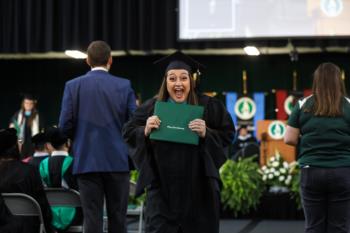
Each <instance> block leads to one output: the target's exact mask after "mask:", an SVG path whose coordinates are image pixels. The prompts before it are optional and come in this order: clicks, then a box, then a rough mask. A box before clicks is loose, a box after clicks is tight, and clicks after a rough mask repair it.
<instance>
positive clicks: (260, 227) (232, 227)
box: [129, 219, 304, 233]
mask: <svg viewBox="0 0 350 233" xmlns="http://www.w3.org/2000/svg"><path fill="white" fill-rule="evenodd" d="M137 224H138V223H137V222H136V221H130V223H129V230H130V232H131V231H133V232H134V231H135V230H137V226H138V225H137ZM303 229H304V221H283V220H276V221H273V220H259V221H257V220H249V219H247V220H241V219H240V220H230V219H223V220H221V221H220V233H303V232H304V231H303ZM194 233H197V232H194Z"/></svg>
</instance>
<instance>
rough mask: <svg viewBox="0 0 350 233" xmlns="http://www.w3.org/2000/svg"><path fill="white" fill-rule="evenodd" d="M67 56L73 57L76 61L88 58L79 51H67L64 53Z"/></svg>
mask: <svg viewBox="0 0 350 233" xmlns="http://www.w3.org/2000/svg"><path fill="white" fill-rule="evenodd" d="M64 53H65V54H66V55H67V56H69V57H73V58H75V59H85V58H87V55H86V54H85V53H83V52H80V51H79V50H66V51H65V52H64Z"/></svg>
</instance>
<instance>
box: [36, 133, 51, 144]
mask: <svg viewBox="0 0 350 233" xmlns="http://www.w3.org/2000/svg"><path fill="white" fill-rule="evenodd" d="M46 142H48V138H47V135H46V133H37V134H35V135H34V136H33V137H32V143H34V144H35V145H42V144H45V143H46Z"/></svg>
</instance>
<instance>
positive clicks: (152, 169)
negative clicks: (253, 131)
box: [123, 52, 235, 233]
mask: <svg viewBox="0 0 350 233" xmlns="http://www.w3.org/2000/svg"><path fill="white" fill-rule="evenodd" d="M157 63H158V64H160V65H164V66H166V69H165V75H164V78H163V82H162V84H161V87H160V90H159V93H158V95H157V97H155V98H153V99H150V100H148V101H146V102H145V103H144V104H143V105H141V106H140V107H139V108H138V109H137V110H136V111H135V113H134V116H133V117H132V119H131V120H130V121H129V122H128V123H127V124H126V125H125V126H124V129H123V135H124V139H125V140H126V142H127V143H128V145H129V146H130V151H131V157H132V158H133V160H134V162H135V165H136V167H137V168H138V170H139V172H140V175H139V180H138V183H137V190H136V194H137V195H138V194H140V193H142V192H143V191H144V190H145V189H146V190H147V200H146V203H147V208H146V212H145V216H146V232H147V233H179V232H181V233H193V232H200V233H215V232H219V212H220V189H219V186H220V185H219V184H220V176H219V168H220V167H221V165H222V164H223V163H224V162H225V160H226V153H225V147H226V146H228V145H229V144H230V143H231V142H232V140H233V137H234V132H235V129H234V125H233V122H232V119H231V117H230V115H229V114H228V112H227V111H226V109H225V107H224V106H223V104H222V103H221V102H220V101H218V100H216V99H214V98H211V97H208V96H201V95H198V94H196V92H195V81H194V78H193V75H192V71H193V70H194V69H196V68H198V67H199V66H200V64H199V63H198V62H196V61H194V60H193V59H192V58H190V57H188V56H186V55H184V54H183V53H181V52H176V53H174V54H172V55H170V56H168V57H166V58H163V59H161V60H160V61H158V62H157ZM156 101H163V102H173V103H177V104H190V105H200V106H203V107H204V114H203V119H194V120H192V121H191V122H189V124H188V127H189V129H190V130H191V131H193V132H195V133H196V134H198V136H199V144H198V145H191V144H183V143H175V142H167V141H159V140H151V139H150V138H149V135H150V134H151V132H152V131H154V130H157V129H158V128H159V127H160V125H161V120H162V119H159V117H158V116H156V115H154V105H155V102H156Z"/></svg>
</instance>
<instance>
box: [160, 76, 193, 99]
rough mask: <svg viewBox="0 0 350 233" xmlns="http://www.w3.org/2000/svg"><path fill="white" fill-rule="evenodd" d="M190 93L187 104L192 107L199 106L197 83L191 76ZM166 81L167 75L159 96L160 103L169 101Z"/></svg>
mask: <svg viewBox="0 0 350 233" xmlns="http://www.w3.org/2000/svg"><path fill="white" fill-rule="evenodd" d="M189 77H190V92H189V93H188V96H187V103H188V104H192V105H198V98H197V95H196V92H195V89H194V88H195V82H194V79H193V76H192V75H191V74H190V75H189ZM166 79H167V74H165V75H164V78H163V82H162V85H161V86H160V88H159V91H158V95H157V100H159V101H167V100H168V99H169V92H168V90H167V87H166Z"/></svg>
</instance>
